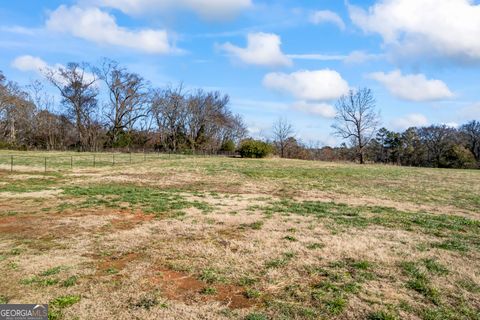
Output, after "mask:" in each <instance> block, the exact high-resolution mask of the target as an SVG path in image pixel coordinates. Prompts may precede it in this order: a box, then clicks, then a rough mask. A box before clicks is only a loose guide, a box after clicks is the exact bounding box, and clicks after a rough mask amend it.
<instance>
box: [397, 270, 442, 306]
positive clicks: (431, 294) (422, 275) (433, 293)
mask: <svg viewBox="0 0 480 320" xmlns="http://www.w3.org/2000/svg"><path fill="white" fill-rule="evenodd" d="M425 264H426V268H427V270H428V271H430V269H428V267H429V266H430V267H431V262H428V263H425ZM400 266H401V268H402V269H403V272H404V274H405V275H407V276H408V277H409V279H408V280H407V282H406V287H407V288H409V289H411V290H414V291H416V292H418V293H419V294H421V295H422V296H424V297H425V298H426V299H427V300H429V301H430V302H432V303H433V304H435V305H439V304H440V293H439V291H438V289H437V288H435V287H433V285H432V284H431V279H430V277H429V274H428V273H427V272H424V271H422V270H421V269H420V266H419V265H418V264H417V263H415V262H411V261H408V262H402V263H401V264H400Z"/></svg>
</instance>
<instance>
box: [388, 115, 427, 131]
mask: <svg viewBox="0 0 480 320" xmlns="http://www.w3.org/2000/svg"><path fill="white" fill-rule="evenodd" d="M391 124H392V126H393V128H394V129H395V130H406V129H408V128H410V127H423V126H427V125H428V124H429V121H428V119H427V117H425V116H424V115H423V114H420V113H412V114H409V115H407V116H405V117H402V118H397V119H394V120H393V121H392V122H391Z"/></svg>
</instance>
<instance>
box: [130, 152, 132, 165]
mask: <svg viewBox="0 0 480 320" xmlns="http://www.w3.org/2000/svg"><path fill="white" fill-rule="evenodd" d="M130 163H132V152H131V151H130Z"/></svg>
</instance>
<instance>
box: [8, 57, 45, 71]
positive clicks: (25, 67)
mask: <svg viewBox="0 0 480 320" xmlns="http://www.w3.org/2000/svg"><path fill="white" fill-rule="evenodd" d="M11 65H12V67H13V68H15V69H17V70H20V71H24V72H27V71H34V72H42V70H46V69H47V68H48V64H47V63H46V62H45V61H44V60H42V59H41V58H39V57H34V56H30V55H24V56H19V57H17V58H15V60H13V61H12V64H11Z"/></svg>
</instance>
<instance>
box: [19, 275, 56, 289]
mask: <svg viewBox="0 0 480 320" xmlns="http://www.w3.org/2000/svg"><path fill="white" fill-rule="evenodd" d="M59 281H60V280H58V279H56V278H55V279H51V278H42V277H38V276H33V277H30V278H25V279H22V280H20V284H23V285H37V286H39V287H49V286H54V285H56V284H58V282H59Z"/></svg>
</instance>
